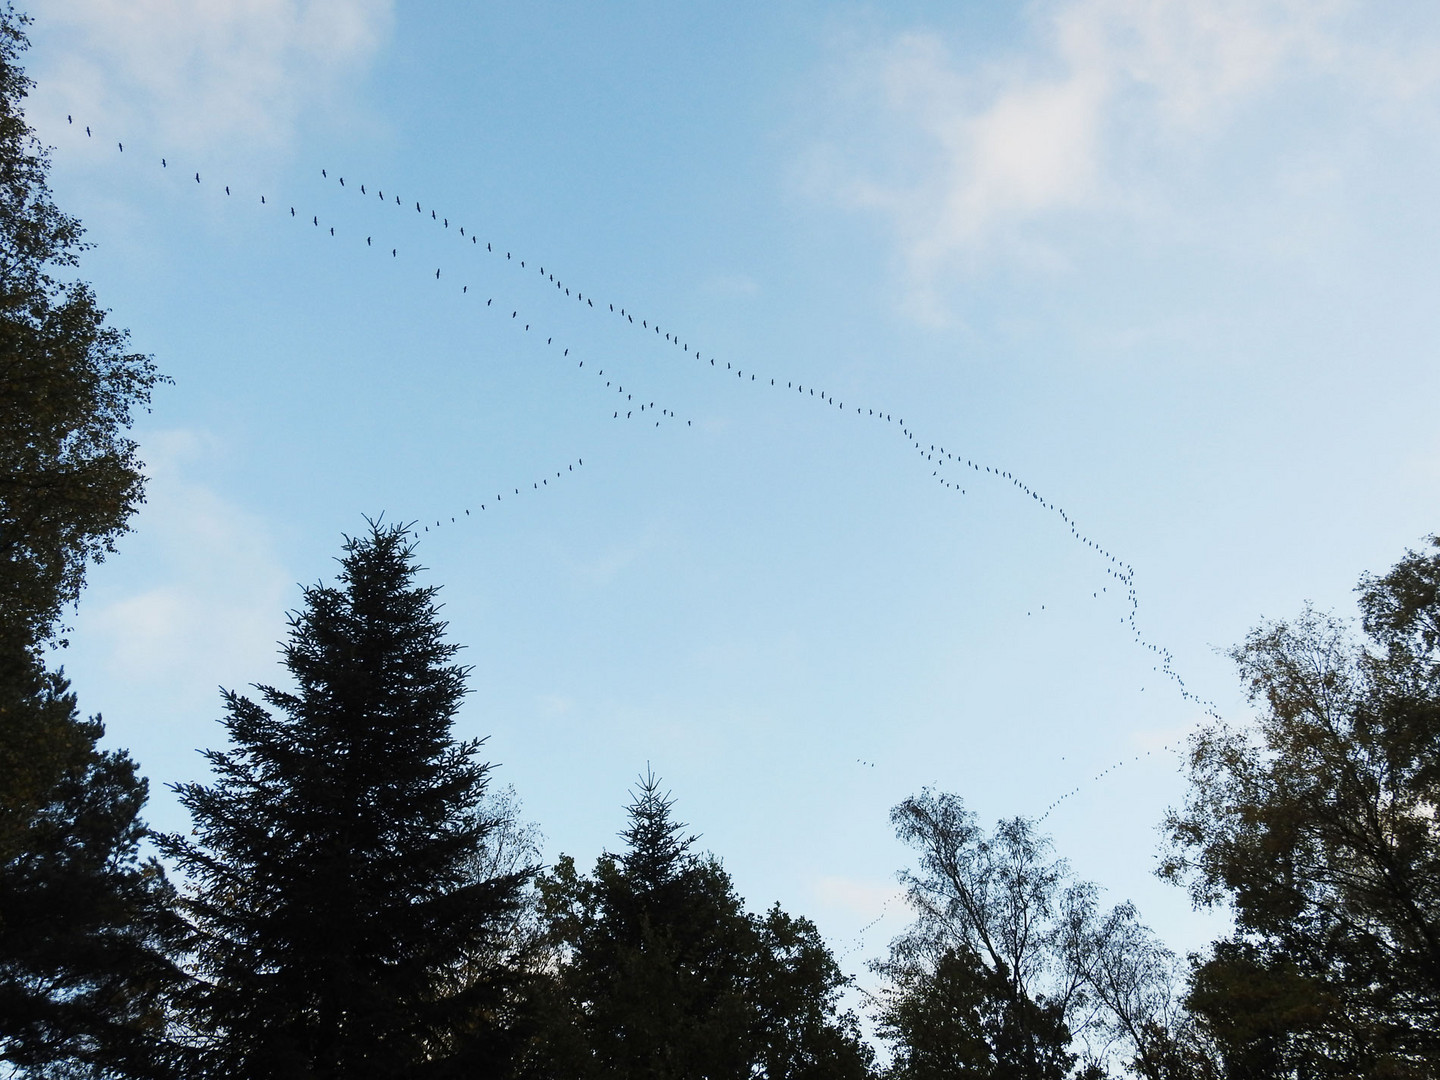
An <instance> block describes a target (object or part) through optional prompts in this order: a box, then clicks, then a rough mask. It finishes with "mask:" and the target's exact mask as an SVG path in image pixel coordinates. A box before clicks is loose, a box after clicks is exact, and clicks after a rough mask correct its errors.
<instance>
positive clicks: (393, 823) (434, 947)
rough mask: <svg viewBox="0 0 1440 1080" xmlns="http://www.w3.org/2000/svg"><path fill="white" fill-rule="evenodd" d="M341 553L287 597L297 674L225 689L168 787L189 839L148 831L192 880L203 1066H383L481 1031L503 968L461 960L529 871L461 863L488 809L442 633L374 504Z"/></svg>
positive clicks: (277, 1073)
mask: <svg viewBox="0 0 1440 1080" xmlns="http://www.w3.org/2000/svg"><path fill="white" fill-rule="evenodd" d="M340 565H341V570H340V573H339V585H338V586H320V585H317V586H313V587H311V588H308V589H306V590H305V592H304V607H303V609H302V610H301V611H299V612H297V613H294V614H292V615H291V617H290V634H289V640H288V642H287V644H286V645H285V646H284V649H283V655H284V660H285V664H286V667H287V668H288V669H289V673H290V675H291V677H292V678H293V679H294V682H295V684H296V689H295V690H293V691H287V690H281V689H277V688H274V687H270V686H262V687H259V688H258V689H259V693H260V696H261V698H262V699H263V701H264V703H265V704H264V705H261V704H259V703H257V702H255V701H252V700H250V699H248V698H246V697H243V696H241V695H239V694H236V693H233V692H227V693H226V694H225V698H224V699H225V706H226V717H225V720H224V724H225V727H226V732H227V734H228V736H229V738H230V741H231V743H232V749H228V750H211V751H208V752H207V753H206V755H205V756H206V757H207V759H208V760H209V762H210V764H211V766H212V767H213V769H214V771H215V774H216V779H215V782H214V783H213V784H210V785H203V784H198V783H192V784H185V785H181V786H180V787H178V789H177V790H178V792H179V795H180V799H181V801H182V803H183V804H184V805H185V806H186V807H187V808H188V809H189V811H190V813H191V816H192V817H193V819H194V823H195V828H194V836H195V839H194V840H193V841H192V840H190V839H188V838H182V837H179V836H169V837H166V838H164V841H163V845H162V847H163V850H164V851H165V852H166V853H167V854H169V855H170V856H171V857H173V858H174V859H175V860H176V861H177V862H178V864H179V866H180V868H181V869H182V870H183V871H184V872H185V874H186V875H187V878H188V881H189V892H188V893H187V895H186V897H185V899H184V902H183V907H184V910H185V911H186V912H188V914H189V916H190V917H191V919H192V920H193V922H194V926H195V929H196V931H197V933H198V936H199V943H198V946H197V948H196V950H195V955H196V958H197V961H198V974H199V975H200V977H201V978H202V980H203V981H202V984H201V986H200V988H199V990H198V991H197V993H196V995H195V996H194V999H193V1001H192V1003H191V1017H192V1021H193V1022H194V1024H195V1025H196V1027H197V1029H198V1030H200V1031H202V1032H205V1033H207V1034H206V1039H205V1050H206V1054H207V1060H208V1062H209V1065H210V1069H211V1070H212V1071H213V1073H214V1074H215V1075H224V1076H245V1077H247V1078H251V1080H265V1078H272V1077H274V1078H279V1077H298V1076H304V1077H317V1078H334V1080H339V1078H355V1080H360V1078H365V1080H386V1078H390V1077H402V1076H411V1075H418V1073H419V1071H420V1070H421V1069H422V1067H425V1068H428V1069H430V1070H432V1071H433V1070H434V1069H436V1068H439V1067H440V1066H441V1065H443V1064H444V1063H445V1062H447V1061H448V1062H454V1061H455V1060H457V1059H459V1058H461V1057H463V1056H465V1055H470V1056H477V1055H478V1056H479V1057H482V1058H483V1057H484V1056H485V1054H484V1053H483V1052H481V1051H477V1050H476V1047H475V1046H474V1045H473V1044H474V1043H476V1042H477V1041H479V1042H483V1041H484V1040H485V1039H487V1038H492V1037H498V1033H497V1032H496V1031H495V1030H494V1029H495V1027H496V1025H497V1024H498V1021H497V1020H495V1018H496V1017H497V1016H499V1015H500V1013H501V1012H502V1011H503V1010H502V1009H501V1006H502V1005H503V999H504V996H505V989H504V985H503V984H504V981H505V978H504V973H503V968H501V967H499V966H498V965H496V964H493V963H492V964H485V965H482V964H477V963H476V962H475V961H476V958H477V957H482V956H492V957H493V956H494V955H496V953H497V950H499V951H503V942H504V938H505V935H506V934H507V933H508V931H509V929H510V922H509V919H508V917H509V915H510V914H511V913H513V911H514V909H515V908H516V905H517V903H518V900H519V895H520V892H521V889H522V886H523V884H524V882H525V880H526V878H527V877H529V876H530V874H531V873H532V871H530V870H529V869H527V868H521V869H519V870H512V871H509V872H504V873H500V874H497V875H495V876H490V877H477V876H476V874H475V873H474V867H475V866H476V865H479V864H483V863H484V859H483V848H484V846H485V843H486V840H487V837H489V836H490V835H491V834H492V833H493V832H494V831H495V829H496V827H497V823H496V821H495V820H494V819H493V818H492V817H489V816H487V814H486V812H485V810H486V803H485V792H486V785H487V782H488V779H487V778H488V775H489V771H490V767H489V766H488V765H486V764H484V763H482V762H480V761H479V760H478V758H477V752H478V750H479V747H480V742H479V741H467V742H459V741H456V740H455V739H454V738H453V737H452V734H451V726H452V722H453V718H454V715H455V712H456V710H457V709H458V708H459V705H460V703H461V700H462V698H463V696H464V694H465V693H466V690H465V677H466V669H465V668H463V667H461V666H459V665H457V664H455V663H454V662H453V660H454V657H455V653H456V652H457V650H458V648H459V646H457V645H454V644H450V643H447V642H446V641H445V640H444V631H445V623H443V622H442V621H441V620H440V619H439V616H438V610H437V606H436V602H435V594H436V590H435V588H433V587H421V586H417V585H416V584H415V583H414V577H415V575H416V573H417V569H418V568H417V566H416V563H415V556H414V550H413V547H412V545H411V542H410V538H409V534H408V533H407V532H406V530H404V529H403V528H400V527H393V526H392V527H382V526H380V525H378V524H373V523H372V525H371V528H370V531H369V533H368V534H367V535H365V536H362V537H360V538H358V539H347V542H346V544H345V547H344V557H343V558H342V559H341V560H340ZM265 706H268V707H269V708H268V709H267V708H266V707H265ZM462 1044H463V1045H462Z"/></svg>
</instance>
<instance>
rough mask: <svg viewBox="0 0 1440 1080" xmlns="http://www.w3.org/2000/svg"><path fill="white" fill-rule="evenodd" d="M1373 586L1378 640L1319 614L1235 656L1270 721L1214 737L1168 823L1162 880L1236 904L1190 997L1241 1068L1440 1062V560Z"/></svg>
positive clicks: (1369, 606)
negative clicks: (1231, 922) (1439, 812)
mask: <svg viewBox="0 0 1440 1080" xmlns="http://www.w3.org/2000/svg"><path fill="white" fill-rule="evenodd" d="M1432 544H1434V545H1435V546H1436V547H1437V548H1440V540H1435V539H1433V538H1432ZM1360 594H1361V595H1360V609H1361V612H1362V614H1363V620H1362V626H1363V629H1364V631H1365V633H1366V635H1367V637H1368V638H1369V642H1370V647H1369V648H1366V647H1365V646H1364V645H1363V644H1361V643H1358V642H1356V641H1355V640H1354V639H1353V637H1352V636H1351V634H1350V632H1349V630H1348V628H1347V627H1346V626H1345V625H1344V624H1342V623H1340V622H1339V621H1337V620H1335V619H1333V618H1330V617H1326V616H1322V615H1319V614H1317V613H1315V612H1313V611H1311V610H1309V609H1306V611H1305V612H1304V613H1303V614H1302V615H1301V616H1300V618H1299V619H1297V620H1295V621H1294V622H1293V623H1274V624H1269V625H1265V626H1262V627H1260V628H1259V629H1257V630H1255V631H1254V632H1253V633H1251V635H1250V636H1249V637H1248V638H1247V640H1246V641H1245V643H1244V644H1243V645H1241V646H1240V647H1238V648H1237V649H1235V650H1234V653H1233V656H1234V658H1235V660H1236V662H1237V664H1238V666H1239V668H1240V671H1241V673H1242V675H1243V676H1244V678H1245V680H1246V682H1247V684H1248V687H1249V692H1250V697H1251V700H1252V701H1254V702H1258V703H1262V704H1263V706H1264V708H1263V711H1262V712H1261V715H1260V716H1259V718H1258V720H1257V722H1256V724H1255V726H1254V728H1253V729H1237V728H1234V727H1230V726H1226V725H1223V724H1216V725H1213V726H1211V727H1209V728H1207V729H1205V730H1204V731H1202V732H1200V733H1199V734H1198V735H1197V736H1196V737H1195V739H1194V740H1193V743H1192V748H1191V758H1190V777H1191V789H1190V794H1189V798H1188V800H1187V802H1186V805H1185V807H1184V809H1183V810H1180V811H1173V812H1172V813H1171V814H1170V816H1169V818H1168V820H1167V828H1168V832H1169V835H1170V841H1171V845H1170V851H1169V853H1168V855H1167V859H1166V861H1165V863H1164V865H1163V867H1162V873H1163V874H1164V875H1165V876H1167V877H1169V878H1171V879H1172V880H1175V881H1177V882H1184V883H1186V884H1188V886H1189V887H1190V890H1191V893H1192V896H1193V898H1194V900H1195V902H1196V903H1197V904H1202V905H1212V904H1219V903H1228V904H1229V906H1230V907H1231V908H1232V910H1233V911H1234V915H1235V924H1236V925H1235V932H1234V934H1233V935H1232V936H1231V937H1230V938H1228V939H1227V940H1224V941H1222V942H1220V943H1218V944H1217V945H1216V947H1215V949H1214V950H1213V952H1212V954H1211V955H1210V956H1209V957H1208V958H1206V959H1204V960H1203V961H1202V962H1201V963H1200V964H1199V965H1198V967H1197V968H1196V971H1195V973H1194V976H1193V978H1192V984H1191V992H1190V1003H1191V1006H1192V1009H1193V1010H1194V1011H1195V1012H1196V1014H1197V1015H1198V1016H1199V1017H1201V1018H1202V1019H1203V1020H1204V1021H1205V1024H1206V1026H1207V1028H1208V1030H1209V1032H1210V1034H1211V1036H1212V1037H1213V1038H1214V1039H1215V1040H1216V1041H1217V1043H1218V1045H1219V1047H1220V1051H1221V1054H1222V1056H1223V1059H1224V1060H1225V1062H1226V1064H1227V1066H1228V1068H1229V1070H1230V1072H1231V1074H1232V1075H1254V1076H1277V1077H1290V1076H1296V1077H1300V1076H1303V1077H1309V1076H1336V1077H1402V1076H1422V1075H1424V1076H1428V1075H1433V1070H1434V1066H1435V1063H1436V1062H1437V1061H1440V826H1437V819H1436V807H1437V806H1440V633H1437V630H1440V554H1429V555H1427V554H1423V553H1416V552H1409V553H1407V555H1406V557H1405V558H1404V559H1403V560H1402V561H1401V562H1400V563H1399V564H1398V565H1397V566H1396V567H1395V568H1394V569H1393V570H1392V571H1390V573H1388V574H1386V575H1385V576H1383V577H1379V578H1372V577H1366V578H1364V579H1362V581H1361V584H1360Z"/></svg>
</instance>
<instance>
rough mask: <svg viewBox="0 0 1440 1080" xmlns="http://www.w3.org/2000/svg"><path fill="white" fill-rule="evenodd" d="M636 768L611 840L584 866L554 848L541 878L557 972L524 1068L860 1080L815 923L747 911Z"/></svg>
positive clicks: (607, 1075) (837, 984) (863, 1071)
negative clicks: (613, 844) (617, 843)
mask: <svg viewBox="0 0 1440 1080" xmlns="http://www.w3.org/2000/svg"><path fill="white" fill-rule="evenodd" d="M672 805H673V801H672V800H671V799H670V798H669V797H668V796H665V795H662V794H661V792H660V789H659V781H658V780H656V778H655V777H654V776H653V775H651V774H648V773H647V775H646V776H645V777H644V778H642V780H641V783H640V790H639V792H638V793H637V794H636V796H635V798H634V800H633V801H632V802H631V804H630V806H629V808H628V814H629V825H628V827H627V828H626V829H625V830H624V831H623V832H622V833H621V837H622V838H623V839H624V840H625V842H626V849H625V850H624V852H622V853H621V854H619V855H614V854H608V853H607V854H605V855H602V856H601V857H600V859H599V860H598V861H597V863H596V866H595V872H594V875H593V876H590V877H587V876H584V875H582V874H580V873H579V872H578V871H577V870H576V868H575V863H574V860H573V859H571V858H569V857H568V856H567V857H563V858H562V859H561V860H560V862H559V863H558V864H557V865H556V867H555V868H554V870H553V871H552V872H551V873H549V874H548V875H546V876H545V877H544V878H542V879H541V882H540V894H541V900H542V905H543V912H544V916H545V918H546V921H547V923H548V926H549V930H550V942H551V946H552V948H553V950H554V956H555V970H556V977H555V979H554V982H553V983H552V984H551V985H550V986H549V987H548V991H547V995H546V997H545V999H544V1000H543V1001H542V1002H540V1003H539V1006H538V1008H539V1011H540V1012H541V1015H540V1017H539V1019H538V1022H537V1030H536V1032H535V1035H534V1038H533V1039H532V1046H531V1055H530V1061H529V1065H528V1072H529V1075H532V1076H535V1077H555V1078H560V1077H564V1078H567V1080H573V1078H577V1077H584V1078H595V1080H601V1078H603V1080H620V1078H625V1080H630V1078H635V1080H641V1078H651V1080H692V1078H693V1080H699V1078H701V1077H705V1078H709V1080H724V1078H729V1077H733V1078H741V1077H745V1078H749V1077H764V1078H768V1080H782V1078H783V1080H800V1078H811V1077H814V1078H817V1080H818V1078H821V1077H824V1078H827V1080H828V1078H835V1080H846V1078H856V1080H859V1078H862V1077H865V1076H867V1075H868V1071H869V1063H870V1055H869V1050H868V1047H866V1046H865V1045H864V1044H863V1043H862V1042H861V1041H860V1038H859V1035H858V1031H857V1025H856V1022H855V1020H854V1017H853V1016H851V1015H849V1014H843V1015H842V1014H840V1012H839V1009H838V1001H837V998H838V994H839V991H840V989H841V987H842V986H843V985H844V983H845V979H844V976H842V975H841V973H840V971H839V969H838V967H837V966H836V965H835V962H834V960H833V958H832V957H831V956H830V953H829V951H828V950H827V949H826V948H825V945H824V943H823V942H822V941H821V940H820V936H819V933H818V931H817V930H816V929H815V926H814V924H813V923H811V922H810V921H809V920H807V919H800V918H794V917H792V916H790V915H788V914H786V913H785V912H784V911H782V910H781V909H780V908H779V906H778V905H777V906H775V907H773V908H771V909H770V911H769V912H767V913H766V914H765V915H764V916H757V915H752V914H749V913H747V912H746V911H745V910H744V906H743V903H742V901H741V900H740V898H739V897H738V896H737V895H736V894H735V891H734V887H733V885H732V884H731V881H730V878H729V876H728V875H727V874H726V873H725V871H724V869H723V868H722V866H721V865H720V863H719V861H718V860H717V859H715V858H714V857H713V856H702V855H699V854H697V853H696V852H694V851H693V850H692V845H693V844H694V843H695V841H696V839H697V837H694V836H686V835H685V826H684V825H683V824H680V823H679V822H676V821H675V820H674V819H673V817H672V816H671V807H672Z"/></svg>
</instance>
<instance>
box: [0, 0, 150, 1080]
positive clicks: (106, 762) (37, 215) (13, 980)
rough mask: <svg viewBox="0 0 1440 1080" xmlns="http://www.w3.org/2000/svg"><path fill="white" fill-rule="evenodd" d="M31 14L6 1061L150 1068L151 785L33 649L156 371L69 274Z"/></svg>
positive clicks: (10, 743) (5, 611)
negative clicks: (44, 141)
mask: <svg viewBox="0 0 1440 1080" xmlns="http://www.w3.org/2000/svg"><path fill="white" fill-rule="evenodd" d="M28 21H29V20H28V19H27V17H25V16H23V15H21V14H18V13H17V12H16V11H15V10H14V9H13V8H12V7H10V6H9V5H8V4H7V5H6V6H5V7H4V8H3V9H0V979H3V982H0V1061H4V1062H8V1063H10V1064H11V1065H19V1066H22V1067H24V1068H26V1069H29V1070H37V1071H41V1072H48V1071H52V1070H62V1069H69V1070H72V1071H77V1072H83V1071H85V1070H87V1069H94V1070H102V1071H106V1072H108V1073H109V1074H111V1075H114V1074H121V1073H129V1074H146V1075H148V1074H152V1073H154V1072H155V1071H156V1070H159V1069H161V1068H162V1064H161V1058H162V1057H163V1054H162V1041H163V1040H162V1035H163V1024H162V1023H161V1022H160V1021H159V1017H160V1016H162V1015H163V1010H162V1009H161V1008H160V1005H159V1003H160V1002H161V1000H162V999H163V997H164V991H165V987H166V985H168V984H170V983H171V982H173V980H174V978H175V976H176V972H175V970H174V968H173V967H172V966H171V965H170V964H169V963H168V962H167V960H166V959H165V953H166V951H167V950H168V949H169V948H171V947H172V946H173V944H174V939H173V931H174V929H175V927H174V925H173V924H172V922H171V920H170V919H169V916H168V915H167V913H166V911H165V900H166V898H167V897H168V895H169V893H168V890H167V888H166V886H165V883H164V878H163V875H162V874H161V873H160V868H159V865H158V864H156V863H154V862H142V861H141V860H140V859H139V856H138V848H139V844H140V841H141V839H142V837H143V835H144V827H143V826H142V825H141V824H140V819H139V812H140V808H141V807H142V805H143V804H144V802H145V792H146V789H145V783H144V781H143V780H142V779H140V777H139V776H138V775H136V772H135V768H134V764H133V763H132V762H131V761H130V760H129V759H128V758H126V757H125V756H124V754H123V753H115V752H101V751H100V750H99V749H98V745H97V744H98V740H99V738H100V735H101V733H102V731H103V728H102V726H101V724H100V722H99V720H98V718H96V719H93V720H89V721H87V720H84V719H83V718H82V717H81V716H80V714H79V711H78V709H77V707H76V702H75V698H74V695H73V694H71V693H70V690H69V686H68V684H67V682H66V680H65V678H64V675H63V673H62V672H59V671H50V670H47V668H46V665H45V661H44V658H43V655H42V654H43V650H44V648H45V647H46V646H55V645H60V646H63V645H64V644H65V639H64V637H63V633H64V630H63V627H62V626H61V625H60V616H61V614H62V611H63V609H64V606H65V605H66V604H67V603H70V602H72V601H74V600H75V599H76V598H77V597H78V595H79V593H80V589H81V586H82V585H83V583H84V576H85V570H86V568H87V566H88V565H89V564H90V562H92V561H98V560H99V559H101V558H103V557H104V556H105V554H107V553H108V552H111V551H113V550H114V542H115V540H116V538H117V537H118V536H120V535H121V534H122V533H123V532H124V531H125V530H126V528H127V526H128V522H129V519H130V517H131V515H133V514H134V512H135V510H136V509H137V507H138V505H139V504H140V502H141V501H142V499H143V494H144V479H143V477H142V476H141V473H140V462H139V460H138V459H137V457H136V445H135V443H134V441H133V440H132V439H130V438H129V437H128V430H127V429H128V428H129V425H130V421H131V416H132V413H133V412H134V410H136V409H137V408H143V407H145V406H147V405H148V403H149V400H150V391H151V389H152V388H153V387H154V386H155V384H156V383H157V382H159V381H160V377H159V376H158V375H157V374H156V372H155V368H154V365H153V364H152V363H151V362H150V360H149V359H148V358H147V357H144V356H139V355H136V354H133V353H128V352H127V351H126V346H127V339H126V335H125V333H124V331H122V330H118V329H116V328H114V327H111V326H107V325H106V323H105V313H104V312H103V311H101V310H100V309H99V308H98V307H97V306H96V302H95V297H94V295H93V293H92V292H91V291H90V289H89V287H88V286H86V285H85V284H83V283H80V282H74V281H68V282H67V281H62V280H61V277H60V275H61V274H62V273H63V272H65V271H68V270H70V269H72V268H74V267H75V266H77V265H78V261H79V254H80V252H81V251H83V250H84V248H85V245H84V244H83V243H82V241H81V234H82V230H81V228H80V224H79V222H78V221H77V220H76V219H75V218H73V217H71V216H69V215H67V214H65V213H64V212H62V211H61V210H60V209H59V208H58V207H57V206H56V205H55V202H54V200H53V198H52V197H51V193H50V188H49V184H48V173H49V158H48V155H47V152H46V150H45V148H44V147H42V146H41V145H40V144H39V142H38V141H37V140H36V139H35V136H34V133H33V132H32V131H31V129H30V127H29V125H28V124H27V123H26V120H25V114H24V99H25V97H26V95H27V93H28V92H29V90H30V87H31V83H30V80H29V79H28V78H27V77H26V76H25V73H24V71H23V69H22V68H21V66H20V56H21V54H22V53H23V52H24V50H25V48H26V47H27V42H26V38H25V26H26V24H27V22H28Z"/></svg>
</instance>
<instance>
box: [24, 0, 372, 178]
mask: <svg viewBox="0 0 1440 1080" xmlns="http://www.w3.org/2000/svg"><path fill="white" fill-rule="evenodd" d="M392 2H393V0H47V3H46V4H45V5H44V7H43V9H42V10H41V12H40V13H39V15H38V17H37V19H36V25H35V26H34V28H33V36H34V38H35V42H36V57H37V60H38V64H37V67H36V69H35V70H34V71H33V72H32V74H33V75H34V76H35V78H36V80H37V84H38V85H37V91H36V99H35V104H34V107H33V109H32V113H33V114H34V115H36V116H37V118H38V119H41V120H42V121H43V120H45V119H46V118H47V117H48V125H47V126H48V127H50V129H51V130H54V129H55V120H56V119H57V118H63V116H64V115H65V114H72V113H73V114H76V116H77V119H79V118H82V117H83V118H84V121H85V122H86V123H89V124H93V125H96V126H97V127H101V128H103V129H105V130H106V131H107V132H120V133H123V134H124V135H127V136H128V137H131V138H132V139H135V140H137V141H138V140H139V138H140V137H141V135H142V134H143V135H145V136H148V137H151V138H154V139H156V140H159V141H161V142H163V143H164V144H165V145H167V146H169V147H171V148H172V149H173V148H174V146H175V145H176V144H177V143H183V145H185V146H187V147H190V148H205V149H212V150H213V149H216V148H221V147H235V148H237V149H241V150H243V151H246V152H248V153H252V154H253V153H254V152H255V151H256V150H268V149H273V148H275V147H279V146H283V145H285V144H286V143H287V142H288V141H289V140H290V139H291V138H292V136H293V134H294V131H295V128H296V126H297V123H298V121H299V120H300V118H301V115H302V111H303V110H305V109H308V108H312V107H314V106H315V105H317V104H320V103H323V102H325V101H326V100H327V99H329V98H330V97H331V96H332V95H334V94H335V93H336V92H337V91H339V90H340V89H342V88H343V87H345V86H347V85H350V84H351V83H353V82H354V80H355V77H356V75H357V74H358V73H359V72H360V71H362V70H363V69H364V67H365V65H366V64H367V63H368V62H369V61H370V59H371V58H372V57H373V56H374V55H375V53H376V52H377V51H378V49H379V48H380V46H381V45H382V44H383V42H384V40H385V38H386V36H387V34H388V31H389V26H390V21H391V6H392Z"/></svg>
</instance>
